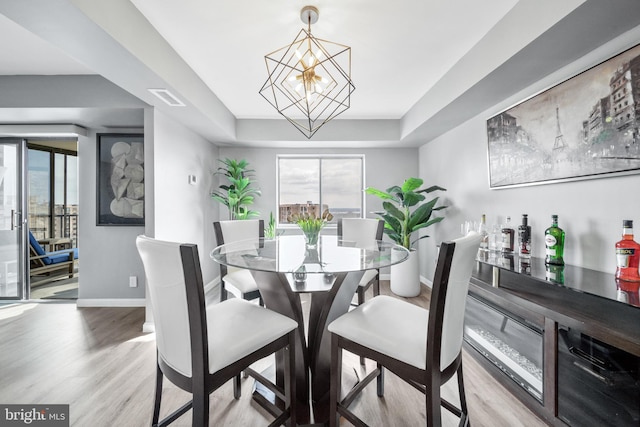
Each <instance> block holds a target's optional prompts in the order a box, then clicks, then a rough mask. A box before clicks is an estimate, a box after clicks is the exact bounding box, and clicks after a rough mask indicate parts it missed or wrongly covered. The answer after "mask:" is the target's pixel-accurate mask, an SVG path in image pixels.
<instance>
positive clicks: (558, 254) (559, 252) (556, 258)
mask: <svg viewBox="0 0 640 427" xmlns="http://www.w3.org/2000/svg"><path fill="white" fill-rule="evenodd" d="M551 220H552V221H553V224H551V227H549V228H547V229H546V230H545V231H544V245H545V257H544V263H545V264H551V265H564V259H563V258H562V257H563V255H564V230H563V229H562V228H560V227H558V215H551Z"/></svg>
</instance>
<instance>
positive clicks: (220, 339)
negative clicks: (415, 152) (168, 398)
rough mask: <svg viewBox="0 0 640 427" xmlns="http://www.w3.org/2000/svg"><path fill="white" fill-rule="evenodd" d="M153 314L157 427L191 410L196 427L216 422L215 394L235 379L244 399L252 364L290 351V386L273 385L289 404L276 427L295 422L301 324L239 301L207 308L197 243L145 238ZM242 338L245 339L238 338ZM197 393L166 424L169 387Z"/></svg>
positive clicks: (141, 247)
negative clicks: (244, 378)
mask: <svg viewBox="0 0 640 427" xmlns="http://www.w3.org/2000/svg"><path fill="white" fill-rule="evenodd" d="M136 245H137V247H138V252H139V254H140V257H141V258H142V263H143V265H144V270H145V275H146V277H147V284H148V290H149V295H148V296H149V299H150V303H151V310H152V312H153V317H154V323H155V330H156V347H157V369H156V391H155V401H154V410H153V419H152V425H153V426H165V425H168V424H170V423H171V422H173V421H175V420H176V419H177V418H179V417H180V416H181V415H182V414H184V413H185V412H187V411H188V410H189V409H192V410H193V411H192V422H191V425H192V426H208V425H209V395H210V394H211V393H212V392H213V391H215V390H216V389H218V388H219V387H220V386H221V385H223V384H224V383H226V382H227V381H229V380H231V379H233V381H234V397H235V398H236V399H237V398H239V396H240V395H239V387H237V385H238V383H239V378H240V376H239V375H240V372H241V371H242V370H244V369H246V368H248V366H249V365H250V364H252V363H253V362H255V361H257V360H260V359H262V358H264V357H266V356H269V355H271V354H273V353H276V352H284V354H285V356H284V360H285V373H284V376H285V380H284V387H283V388H281V387H277V386H276V385H275V384H271V387H270V388H272V390H273V391H274V392H275V393H276V395H277V396H279V397H280V398H281V399H282V400H283V401H284V402H286V404H285V407H284V409H283V410H282V412H281V413H279V414H275V416H276V420H275V421H274V422H273V423H272V424H271V425H282V424H286V425H295V423H296V405H295V402H296V398H295V396H296V381H295V351H293V348H294V347H293V346H294V339H295V338H294V337H295V335H294V334H295V331H296V328H297V323H296V322H295V321H294V320H292V319H290V318H288V317H285V316H282V315H280V314H278V313H275V312H273V311H271V310H268V309H266V308H264V307H260V306H258V305H256V304H252V303H250V302H248V301H245V300H242V299H237V298H232V299H230V300H227V301H223V302H220V303H218V304H210V305H205V300H204V287H203V282H202V272H201V269H200V260H199V257H198V248H197V246H196V245H189V244H179V243H174V242H165V241H159V240H156V239H152V238H149V237H145V236H138V238H137V239H136ZM238 336H242V337H243V339H241V340H239V339H238ZM165 376H166V377H167V378H168V379H169V380H170V381H171V382H172V383H173V384H175V385H176V386H178V387H179V388H181V389H183V390H185V391H187V392H189V393H191V394H192V400H191V401H190V402H187V403H186V404H185V405H183V406H182V407H180V408H179V409H177V410H176V411H174V412H173V413H171V414H170V415H168V416H167V417H166V418H165V419H163V420H161V421H160V420H159V417H160V403H161V400H162V382H163V378H164V377H165Z"/></svg>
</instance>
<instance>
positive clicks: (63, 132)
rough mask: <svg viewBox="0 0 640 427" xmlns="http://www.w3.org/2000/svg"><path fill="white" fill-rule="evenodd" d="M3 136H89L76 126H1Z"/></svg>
mask: <svg viewBox="0 0 640 427" xmlns="http://www.w3.org/2000/svg"><path fill="white" fill-rule="evenodd" d="M0 135H1V136H19V137H61V136H67V137H78V136H87V135H88V132H87V129H86V128H84V127H82V126H78V125H74V124H48V125H33V124H17V125H0Z"/></svg>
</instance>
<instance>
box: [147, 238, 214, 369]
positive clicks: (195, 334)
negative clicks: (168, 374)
mask: <svg viewBox="0 0 640 427" xmlns="http://www.w3.org/2000/svg"><path fill="white" fill-rule="evenodd" d="M136 246H137V247H138V253H139V254H140V258H142V264H143V265H144V271H145V275H146V276H147V284H148V289H149V298H150V302H151V310H152V312H153V318H154V323H155V330H156V345H157V348H158V355H159V357H161V358H162V360H163V361H164V362H165V363H166V364H167V365H169V366H170V367H171V368H172V369H174V370H175V371H178V372H179V373H180V374H182V375H184V376H186V377H192V376H196V375H197V374H198V373H199V372H200V370H202V369H204V368H203V367H205V366H207V365H208V360H209V359H208V358H209V355H208V347H207V345H206V336H207V325H206V314H205V302H204V286H203V283H202V271H201V269H200V258H199V257H198V247H197V246H196V245H187V244H182V245H181V244H179V243H174V242H166V241H161V240H156V239H152V238H150V237H146V236H138V238H137V239H136Z"/></svg>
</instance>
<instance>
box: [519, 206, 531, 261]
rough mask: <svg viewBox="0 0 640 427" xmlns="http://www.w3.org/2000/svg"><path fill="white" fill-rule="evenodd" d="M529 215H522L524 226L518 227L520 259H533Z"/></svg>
mask: <svg viewBox="0 0 640 427" xmlns="http://www.w3.org/2000/svg"><path fill="white" fill-rule="evenodd" d="M527 217H528V215H527V214H522V225H520V226H518V254H519V255H520V258H524V259H529V258H531V226H530V225H529V220H528V218H527Z"/></svg>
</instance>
